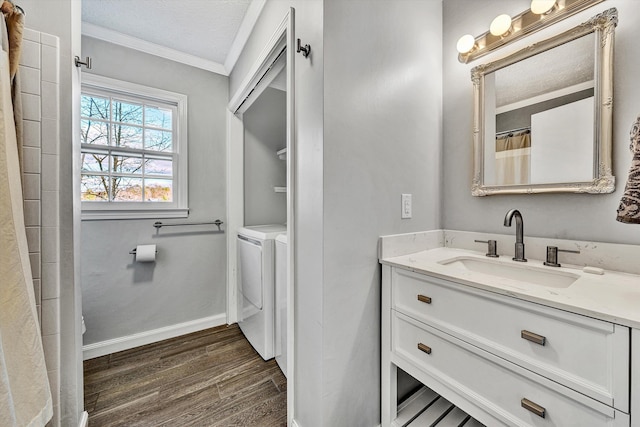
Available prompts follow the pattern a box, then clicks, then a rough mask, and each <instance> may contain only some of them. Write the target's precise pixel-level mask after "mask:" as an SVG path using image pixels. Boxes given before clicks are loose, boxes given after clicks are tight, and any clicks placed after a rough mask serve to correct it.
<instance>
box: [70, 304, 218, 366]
mask: <svg viewBox="0 0 640 427" xmlns="http://www.w3.org/2000/svg"><path fill="white" fill-rule="evenodd" d="M226 323H227V316H226V314H224V313H222V314H218V315H216V316H209V317H203V318H202V319H197V320H191V321H189V322H184V323H178V324H176V325H170V326H165V327H163V328H158V329H153V330H151V331H145V332H139V333H137V334H133V335H127V336H125V337H119V338H114V339H111V340H107V341H100V342H97V343H93V344H88V345H85V346H82V360H87V359H93V358H94V357H100V356H104V355H105V354H111V353H115V352H117V351H122V350H128V349H130V348H134V347H139V346H141V345H145V344H151V343H153V342H158V341H162V340H166V339H169V338H175V337H179V336H180V335H185V334H190V333H192V332H197V331H201V330H203V329H208V328H213V327H215V326H220V325H224V324H226Z"/></svg>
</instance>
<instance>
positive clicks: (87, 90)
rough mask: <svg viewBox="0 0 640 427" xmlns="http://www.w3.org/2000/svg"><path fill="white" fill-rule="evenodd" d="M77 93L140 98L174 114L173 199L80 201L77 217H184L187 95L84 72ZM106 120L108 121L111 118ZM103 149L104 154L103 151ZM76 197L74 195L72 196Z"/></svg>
mask: <svg viewBox="0 0 640 427" xmlns="http://www.w3.org/2000/svg"><path fill="white" fill-rule="evenodd" d="M81 92H82V94H89V95H95V96H96V97H115V98H118V99H120V100H122V101H125V102H127V101H132V102H140V101H144V102H147V103H148V105H157V106H158V105H162V106H167V105H168V104H169V105H171V106H173V107H174V108H176V117H175V118H173V121H174V126H175V130H174V132H175V133H174V135H175V140H174V141H172V143H173V144H174V147H175V149H174V151H173V152H172V153H171V154H172V157H173V165H172V167H173V186H172V195H173V201H172V202H145V201H142V202H113V201H110V200H109V201H106V202H86V201H82V202H81V206H82V216H81V218H82V219H83V220H100V219H149V218H186V217H187V216H188V215H189V203H188V195H189V187H188V178H189V176H188V148H187V147H188V139H187V123H188V122H187V95H184V94H181V93H176V92H170V91H167V90H163V89H158V88H153V87H149V86H143V85H139V84H137V83H131V82H126V81H122V80H116V79H112V78H109V77H104V76H99V75H96V74H88V73H84V74H83V75H82V91H81ZM109 121H110V122H111V117H110V120H109ZM101 147H103V146H100V145H96V146H94V147H87V145H81V146H80V150H79V152H80V154H81V153H82V152H83V150H87V151H90V150H92V149H97V150H100V148H101ZM109 147H111V146H109ZM115 151H118V152H126V151H131V152H132V153H133V152H137V153H141V151H138V150H136V149H129V150H127V149H120V148H118V149H116V150H115ZM104 152H105V153H107V151H106V150H105V151H104ZM165 155H166V153H165ZM78 160H79V159H78ZM77 176H78V179H80V177H81V176H82V170H81V167H79V170H78V173H77ZM79 196H80V195H79V194H78V195H77V196H76V197H79Z"/></svg>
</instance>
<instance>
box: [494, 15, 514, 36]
mask: <svg viewBox="0 0 640 427" xmlns="http://www.w3.org/2000/svg"><path fill="white" fill-rule="evenodd" d="M510 31H511V17H510V16H509V15H507V14H506V13H505V14H502V15H498V16H496V17H495V19H494V20H493V21H491V25H490V26H489V32H490V33H491V34H493V35H494V36H497V37H505V36H507V35H509V32H510Z"/></svg>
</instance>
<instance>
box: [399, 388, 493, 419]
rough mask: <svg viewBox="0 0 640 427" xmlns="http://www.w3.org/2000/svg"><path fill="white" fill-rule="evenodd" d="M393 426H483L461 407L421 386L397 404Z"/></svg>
mask: <svg viewBox="0 0 640 427" xmlns="http://www.w3.org/2000/svg"><path fill="white" fill-rule="evenodd" d="M393 425H394V426H395V427H423V426H432V427H434V426H437V427H460V426H464V427H484V426H483V425H482V424H481V423H479V422H478V421H476V420H475V419H473V418H471V417H470V416H469V415H467V414H466V413H465V412H464V411H463V410H462V409H460V408H458V407H456V406H454V405H453V404H452V403H451V402H449V401H448V400H446V399H445V398H443V397H442V396H440V395H438V394H437V393H436V392H434V391H433V390H431V389H430V388H428V387H426V386H423V387H422V388H420V389H419V390H418V391H416V392H415V393H414V394H413V395H412V396H410V397H408V398H407V399H406V400H405V401H404V402H402V403H401V404H400V405H398V416H397V418H396V419H395V420H394V421H393Z"/></svg>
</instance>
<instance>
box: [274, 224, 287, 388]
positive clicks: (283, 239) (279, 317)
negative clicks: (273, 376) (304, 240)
mask: <svg viewBox="0 0 640 427" xmlns="http://www.w3.org/2000/svg"><path fill="white" fill-rule="evenodd" d="M288 265H289V264H288V258H287V233H283V234H280V235H279V236H278V237H276V343H275V345H276V347H275V351H274V353H275V357H276V362H277V363H278V366H280V370H281V371H282V373H283V374H284V376H285V377H286V376H287V270H288Z"/></svg>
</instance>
